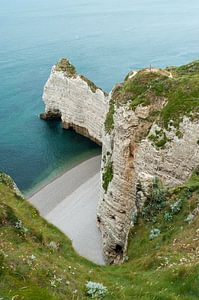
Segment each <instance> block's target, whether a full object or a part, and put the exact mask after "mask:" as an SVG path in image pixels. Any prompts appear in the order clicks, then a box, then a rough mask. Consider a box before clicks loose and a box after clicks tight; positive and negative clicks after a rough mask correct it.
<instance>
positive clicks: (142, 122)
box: [44, 62, 199, 263]
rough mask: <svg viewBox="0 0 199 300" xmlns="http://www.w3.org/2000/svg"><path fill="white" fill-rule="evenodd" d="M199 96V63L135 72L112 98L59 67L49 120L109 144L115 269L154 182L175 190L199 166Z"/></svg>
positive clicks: (106, 181) (108, 208)
mask: <svg viewBox="0 0 199 300" xmlns="http://www.w3.org/2000/svg"><path fill="white" fill-rule="evenodd" d="M72 71H74V70H72ZM197 95H198V98H199V62H194V63H192V64H189V65H187V66H182V67H179V68H174V67H172V68H167V69H166V70H158V69H145V70H142V71H138V72H131V73H129V75H128V76H127V77H126V79H125V81H124V82H123V83H121V84H119V85H116V87H115V88H114V89H113V91H112V92H111V93H110V94H109V96H107V95H106V94H105V93H104V92H103V91H102V90H100V89H98V88H96V87H95V86H93V85H92V84H91V85H90V81H88V80H87V79H86V80H85V78H84V77H82V76H79V75H77V74H76V72H72V75H71V74H69V73H67V72H66V71H65V72H64V71H63V70H61V71H60V70H59V71H57V70H56V67H54V68H53V69H52V73H51V75H50V78H49V80H48V82H47V84H46V86H45V90H44V102H45V105H46V109H45V111H46V114H49V113H50V116H51V114H52V113H53V112H54V113H55V114H57V116H58V117H59V113H60V115H61V119H62V122H63V126H64V127H65V128H69V127H73V128H74V129H75V130H76V131H77V132H79V133H82V134H83V135H86V136H88V137H90V138H91V139H92V140H94V141H96V142H98V143H102V145H103V147H102V172H101V192H100V199H99V205H98V212H97V222H98V225H99V227H100V229H101V232H102V239H103V251H104V257H105V260H106V262H107V263H120V262H122V261H123V259H124V257H125V255H126V249H127V243H128V234H129V230H130V228H131V226H132V215H133V214H134V213H135V212H137V211H139V210H141V209H142V207H143V205H144V202H145V200H146V199H147V193H148V192H149V190H150V187H151V186H152V182H153V180H154V178H155V177H157V176H158V177H160V179H161V180H162V181H163V183H164V184H165V185H168V186H171V187H173V186H176V185H179V184H182V183H183V182H185V180H187V179H188V178H189V176H190V175H191V174H192V172H193V170H194V168H196V167H197V165H198V162H199V121H198V119H199V118H198V116H199V101H198V100H197V99H198V98H197ZM108 106H109V108H108ZM107 110H109V111H108V113H107ZM51 117H52V116H51Z"/></svg>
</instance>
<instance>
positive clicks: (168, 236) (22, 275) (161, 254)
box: [0, 170, 199, 300]
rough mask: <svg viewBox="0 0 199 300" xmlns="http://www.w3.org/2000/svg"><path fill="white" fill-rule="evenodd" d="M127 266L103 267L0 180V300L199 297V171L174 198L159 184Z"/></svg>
mask: <svg viewBox="0 0 199 300" xmlns="http://www.w3.org/2000/svg"><path fill="white" fill-rule="evenodd" d="M149 200H150V201H148V202H146V205H145V207H144V210H143V212H142V213H141V212H140V214H139V216H138V220H137V223H136V225H135V227H134V228H133V229H132V231H131V235H130V241H129V247H128V257H127V258H126V262H125V263H124V264H123V265H119V266H104V267H103V266H102V267H101V266H97V265H95V264H93V263H91V262H88V261H87V260H86V259H83V258H81V257H79V256H78V255H77V254H76V253H75V251H74V250H73V248H72V245H71V242H70V241H69V240H68V239H67V237H65V236H64V234H62V233H61V232H60V231H59V230H58V229H56V228H55V227H54V226H52V225H50V224H48V223H47V222H46V221H45V220H43V219H42V218H41V217H40V216H39V214H38V212H37V211H36V209H34V208H33V207H32V206H31V205H30V204H29V203H28V202H27V201H26V200H24V199H23V198H21V197H20V196H19V195H16V192H15V190H13V184H12V182H11V181H10V180H5V177H4V176H3V175H1V177H0V236H1V239H0V299H2V300H11V299H15V300H26V299H27V300H31V299H32V300H50V299H52V300H61V299H63V300H65V299H90V298H91V297H92V296H93V297H94V296H96V297H98V299H99V298H101V297H103V299H110V300H113V299H114V300H115V299H118V300H120V299H121V300H122V299H129V300H132V299H136V300H137V299H143V300H150V299H151V300H152V299H157V300H159V299H165V300H166V299H168V300H169V299H181V300H194V299H195V300H196V299H198V298H199V285H198V282H199V281H198V280H199V230H198V228H199V218H198V212H199V209H198V206H199V172H198V171H197V170H196V172H195V173H194V174H193V176H192V177H191V179H190V180H189V181H188V182H187V184H185V185H183V186H180V187H178V188H176V189H174V190H172V191H168V190H165V189H164V188H163V187H162V186H161V185H160V184H159V183H158V182H156V183H154V186H153V190H152V193H151V195H150V199H149Z"/></svg>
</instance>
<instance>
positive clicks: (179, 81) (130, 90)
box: [105, 61, 199, 145]
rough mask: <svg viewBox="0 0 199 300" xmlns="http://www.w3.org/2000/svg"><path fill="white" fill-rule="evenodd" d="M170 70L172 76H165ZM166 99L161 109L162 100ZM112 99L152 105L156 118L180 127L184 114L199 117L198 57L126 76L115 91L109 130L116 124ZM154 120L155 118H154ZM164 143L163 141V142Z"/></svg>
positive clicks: (119, 102) (162, 123)
mask: <svg viewBox="0 0 199 300" xmlns="http://www.w3.org/2000/svg"><path fill="white" fill-rule="evenodd" d="M166 71H170V72H171V73H172V75H173V78H170V77H168V76H166V73H165V72H166ZM161 102H162V103H164V107H163V108H162V109H161V107H160V105H159V103H161ZM112 103H115V105H116V106H121V105H124V104H129V107H130V109H132V110H135V109H136V108H137V106H148V105H150V106H151V108H152V109H151V113H150V115H152V113H154V111H156V112H158V113H156V122H157V123H158V124H159V125H160V126H161V127H162V128H166V129H169V125H170V123H171V121H172V125H173V126H174V127H176V128H177V129H178V128H179V124H180V122H181V121H182V119H183V117H184V116H188V117H190V118H191V119H198V117H199V61H195V62H192V63H190V64H188V65H185V66H181V67H171V68H167V69H166V70H165V71H164V70H159V72H155V73H154V72H150V71H149V70H148V71H146V70H141V71H139V72H138V73H137V74H136V75H135V76H134V77H132V78H130V77H128V76H127V77H126V79H125V81H124V82H123V83H122V84H120V85H117V86H116V88H115V89H114V90H113V92H112V101H111V102H110V109H109V113H108V115H107V119H106V122H105V128H107V129H106V131H107V132H111V130H112V128H113V126H112V124H113V122H112V120H113V115H114V111H113V109H112V105H113V104H112ZM153 121H154V119H153ZM163 145H164V143H163Z"/></svg>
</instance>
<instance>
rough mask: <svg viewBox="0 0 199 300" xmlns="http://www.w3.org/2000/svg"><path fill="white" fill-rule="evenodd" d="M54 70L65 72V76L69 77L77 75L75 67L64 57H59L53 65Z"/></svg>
mask: <svg viewBox="0 0 199 300" xmlns="http://www.w3.org/2000/svg"><path fill="white" fill-rule="evenodd" d="M55 70H56V71H58V72H60V71H61V72H66V73H67V76H69V77H76V75H77V72H76V69H75V67H74V66H73V65H72V64H71V63H70V61H69V60H68V59H66V58H62V59H60V61H59V62H58V63H57V64H56V66H55Z"/></svg>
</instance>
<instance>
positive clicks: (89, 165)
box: [29, 156, 104, 265]
mask: <svg viewBox="0 0 199 300" xmlns="http://www.w3.org/2000/svg"><path fill="white" fill-rule="evenodd" d="M100 161H101V156H96V157H93V158H91V159H89V160H86V161H84V162H83V163H81V164H79V165H77V166H76V167H74V168H73V169H71V170H69V171H67V172H66V173H64V174H63V175H61V176H60V177H58V178H57V179H55V180H54V181H52V182H51V183H49V184H48V185H46V186H45V187H44V188H42V189H41V190H39V191H38V192H37V193H36V194H34V195H33V196H32V197H31V198H30V199H29V201H30V202H31V203H32V204H33V205H34V206H35V207H36V208H37V209H38V210H39V212H40V213H41V215H42V216H43V217H44V218H45V219H46V220H48V221H49V222H50V223H52V224H53V225H55V226H56V227H58V228H59V229H60V230H61V231H62V232H64V233H65V234H66V235H67V236H68V237H69V238H70V239H71V240H72V243H73V246H74V248H75V250H76V251H77V252H78V253H79V254H80V255H81V256H84V257H86V258H87V259H89V260H91V261H93V262H95V263H97V264H101V265H103V264H104V259H103V255H102V240H101V235H100V232H99V229H98V228H97V224H96V209H97V203H98V200H99V194H100V186H99V183H100Z"/></svg>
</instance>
